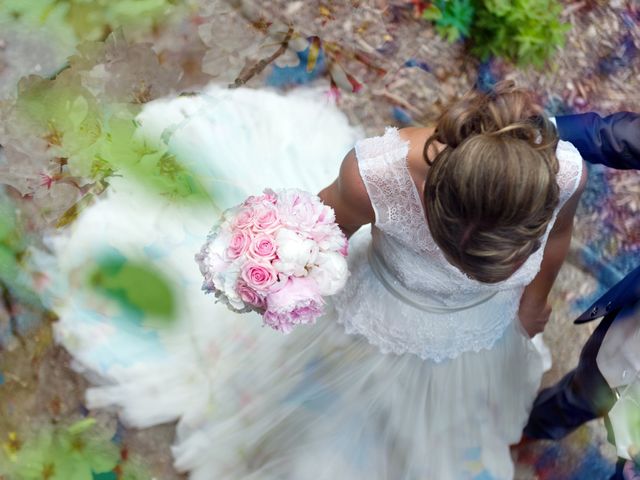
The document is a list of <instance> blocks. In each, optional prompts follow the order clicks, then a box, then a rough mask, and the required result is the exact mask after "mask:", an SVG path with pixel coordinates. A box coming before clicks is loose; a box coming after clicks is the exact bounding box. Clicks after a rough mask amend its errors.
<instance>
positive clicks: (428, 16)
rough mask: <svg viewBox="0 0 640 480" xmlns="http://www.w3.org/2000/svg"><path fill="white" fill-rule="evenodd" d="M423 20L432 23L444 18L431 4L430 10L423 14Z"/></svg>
mask: <svg viewBox="0 0 640 480" xmlns="http://www.w3.org/2000/svg"><path fill="white" fill-rule="evenodd" d="M422 18H424V19H425V20H430V21H435V20H440V19H441V18H442V12H441V11H440V9H439V8H438V7H436V6H435V5H433V4H431V5H430V6H429V8H427V9H425V10H424V11H423V12H422Z"/></svg>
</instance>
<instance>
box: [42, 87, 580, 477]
mask: <svg viewBox="0 0 640 480" xmlns="http://www.w3.org/2000/svg"><path fill="white" fill-rule="evenodd" d="M139 120H140V122H141V134H142V135H145V136H146V137H147V138H148V139H149V140H150V141H160V139H163V140H164V141H166V142H168V144H169V146H170V148H171V150H172V151H173V152H174V153H175V154H176V155H178V157H179V158H181V157H186V158H190V159H191V160H193V159H194V158H197V159H199V161H198V162H197V169H198V174H199V175H200V179H201V181H202V184H203V185H205V186H206V187H207V188H210V189H211V191H212V192H214V193H215V195H216V198H217V199H219V204H218V205H217V208H214V207H213V206H200V207H194V206H187V205H178V204H175V203H172V202H171V201H170V200H169V199H166V198H162V197H160V196H154V195H152V194H150V193H148V192H143V191H140V190H139V189H138V188H137V187H136V185H135V183H133V182H131V181H129V180H127V179H126V178H121V179H119V178H114V181H113V183H112V185H111V187H110V189H109V192H108V194H107V196H106V198H104V199H103V200H101V201H99V202H98V203H96V204H95V205H94V206H92V207H91V208H89V209H87V210H86V211H85V212H83V213H82V214H81V215H80V217H79V219H78V221H77V222H76V223H75V224H73V225H72V227H71V228H70V229H69V230H68V231H67V232H65V233H63V234H61V235H59V236H57V237H53V238H51V239H50V245H51V248H52V250H53V252H54V254H55V256H54V257H47V256H45V255H43V256H41V258H40V262H41V265H43V266H45V267H46V268H47V269H48V271H49V275H50V277H51V288H50V293H51V299H50V305H51V307H52V308H53V309H54V310H55V311H56V313H57V314H58V315H59V317H60V320H59V321H58V323H57V324H56V326H55V334H56V338H57V340H58V341H59V342H61V343H62V344H63V345H64V346H65V347H66V348H67V349H68V350H69V351H70V352H71V354H72V355H73V356H74V359H75V364H76V367H77V368H78V369H80V370H82V371H84V372H85V373H86V374H87V376H89V378H91V380H92V381H93V383H94V386H93V387H92V388H90V389H89V391H88V392H87V401H88V404H89V406H90V407H91V408H107V407H108V408H116V409H117V410H118V411H119V413H120V416H121V418H122V419H123V421H125V422H126V423H127V424H129V425H132V426H135V427H147V426H150V425H155V424H158V423H161V422H166V421H172V420H177V421H178V424H177V429H176V438H175V442H174V446H173V450H172V451H173V455H174V457H175V465H176V468H178V469H179V470H182V471H188V472H189V474H190V478H192V479H196V480H210V479H216V480H220V479H229V480H238V479H261V480H262V479H265V480H266V479H270V480H276V479H277V480H283V479H290V480H305V479H314V480H323V479H327V480H328V479H331V480H335V479H340V480H352V479H367V480H369V479H374V480H376V479H377V480H414V479H416V480H417V479H422V480H424V479H437V480H461V479H490V478H494V479H509V478H512V477H513V465H512V462H511V458H510V455H509V448H508V445H509V444H510V443H515V442H517V441H518V440H519V438H520V432H521V429H522V427H523V425H524V423H525V421H526V418H527V414H528V410H529V408H530V406H531V403H532V401H533V398H534V396H535V394H536V390H537V388H538V385H539V381H540V377H541V374H542V366H541V361H540V356H539V354H538V352H537V351H536V349H535V348H534V346H533V344H532V342H531V340H530V339H529V338H528V337H527V336H526V334H525V333H524V331H523V330H522V328H521V326H520V324H519V322H518V321H517V319H516V315H515V311H516V310H515V308H516V306H517V300H518V295H519V294H520V292H521V289H522V288H523V287H524V285H526V283H527V282H528V281H530V280H531V278H533V276H534V275H535V272H536V271H537V269H538V268H539V260H540V259H539V258H533V257H532V259H531V261H530V262H527V264H525V267H523V268H522V269H521V270H519V271H518V272H517V273H516V274H515V275H514V277H513V279H510V280H508V281H505V282H504V283H503V284H500V285H498V286H486V285H483V284H479V282H475V281H472V280H471V279H469V278H468V277H466V276H465V275H464V274H462V272H460V271H458V270H457V269H455V268H453V267H451V266H447V265H446V264H444V263H442V261H441V259H442V254H441V252H439V250H438V249H437V248H435V246H433V245H431V246H429V245H428V242H429V241H430V237H429V235H428V230H427V229H426V224H425V222H424V217H423V214H422V211H421V208H420V209H419V208H417V207H416V204H415V202H416V200H419V197H418V194H417V191H416V190H415V187H413V186H412V185H410V184H408V183H407V180H408V176H407V175H408V172H407V170H406V144H405V143H403V142H402V141H401V140H400V139H399V137H398V135H397V132H396V131H395V130H393V129H392V130H389V131H388V132H387V133H386V134H385V135H384V136H382V137H377V139H368V140H363V141H361V142H359V143H358V144H357V146H356V152H357V155H358V160H359V165H360V168H361V174H362V176H363V179H364V180H365V183H366V185H367V188H368V189H369V192H370V194H371V197H372V201H373V203H374V207H375V209H376V214H377V219H378V221H377V223H376V225H374V226H373V228H372V229H369V228H363V229H361V230H360V231H359V232H358V233H357V234H356V235H354V237H353V238H352V240H351V242H350V254H349V265H350V270H351V276H350V279H349V281H348V283H347V287H346V288H345V289H344V290H343V292H342V293H340V294H339V295H337V296H335V297H334V299H333V300H332V301H330V302H329V305H328V311H327V314H326V315H325V316H324V317H323V318H322V319H320V320H319V321H318V322H317V324H316V325H314V326H309V327H304V328H299V329H298V330H296V331H295V332H293V333H292V334H290V335H287V336H283V335H281V334H278V333H276V332H274V331H271V330H270V329H268V328H262V327H261V326H260V324H261V320H260V319H259V317H258V316H257V315H255V314H244V315H237V314H234V313H232V312H230V311H228V310H227V309H226V308H225V307H224V306H222V305H220V304H216V303H214V299H213V298H212V297H208V296H205V295H204V294H202V292H201V291H200V284H201V276H200V273H199V271H198V267H197V265H196V264H195V262H194V260H193V255H194V253H195V252H196V251H197V250H198V249H199V247H200V245H201V244H202V242H203V241H204V239H205V236H206V233H207V231H208V229H209V228H210V226H211V224H212V223H213V221H214V219H215V217H216V215H217V212H218V211H219V208H225V207H228V206H230V205H233V204H235V203H238V202H239V201H241V200H242V199H243V198H244V197H245V196H246V195H248V194H251V193H256V192H260V191H261V190H262V189H263V188H264V187H273V188H281V187H298V188H303V189H306V190H309V191H312V192H317V191H319V190H320V189H321V188H322V187H324V186H326V185H327V184H329V183H330V182H331V181H332V180H333V179H334V177H335V176H336V175H337V172H338V169H339V164H340V161H341V160H342V158H343V156H344V155H345V154H346V153H347V152H348V151H349V149H350V148H351V147H352V146H353V145H354V144H355V143H356V140H357V139H358V138H361V137H362V135H361V133H360V131H359V130H358V129H354V128H352V127H349V125H348V123H347V120H346V118H345V117H344V116H343V115H342V114H341V113H340V112H339V111H338V110H337V109H336V108H335V107H334V106H332V105H330V104H328V103H327V102H325V101H323V100H322V98H321V96H320V95H318V94H317V93H313V92H296V93H293V94H289V95H287V96H281V95H278V94H276V93H273V92H269V91H254V90H246V89H238V90H233V91H228V90H224V89H219V88H216V87H210V88H209V89H207V91H206V92H204V93H203V94H200V95H197V96H192V97H180V98H176V99H170V100H161V101H157V102H154V103H152V104H150V105H148V106H147V107H146V108H145V111H144V112H143V114H142V115H141V116H140V119H139ZM563 148H567V151H570V150H571V148H570V146H569V147H568V146H566V145H562V144H561V146H560V148H559V155H558V156H559V157H561V158H560V160H561V161H560V163H561V175H559V182H560V184H561V187H562V191H563V195H564V196H567V195H569V194H570V192H571V189H573V188H575V185H577V180H576V178H577V179H579V177H580V175H579V173H580V164H579V156H578V157H577V160H576V157H575V155H574V154H575V152H573V153H572V154H571V155H567V156H566V157H565V158H562V155H563V154H562V153H561V151H562V149H563ZM573 167H575V171H574V172H573V173H571V174H570V175H568V176H567V178H569V181H567V182H563V181H562V175H563V174H564V173H563V172H568V171H569V170H570V169H571V168H573ZM387 181H388V182H391V184H392V185H395V186H394V188H398V190H397V191H396V192H395V193H394V192H393V191H392V190H389V189H388V188H387V186H386V182H387ZM376 188H378V189H379V192H377V193H376V192H375V191H374V189H376ZM407 225H411V226H412V228H413V227H415V230H412V232H411V234H412V235H413V236H414V238H416V237H417V236H418V235H417V234H418V233H419V240H420V241H419V242H417V243H416V244H415V245H414V244H412V243H408V242H407V240H408V238H407V237H406V236H405V233H403V229H404V228H405V226H407ZM423 247H425V248H423ZM372 249H373V250H374V251H375V252H376V253H377V254H378V255H379V256H380V259H381V260H382V261H383V262H384V263H383V264H382V266H381V267H380V266H379V267H380V268H384V269H386V270H381V271H382V272H383V273H382V274H380V272H378V273H376V272H374V271H373V270H372V268H378V267H372V263H371V262H370V258H369V256H370V252H371V250H372ZM105 251H107V252H114V251H115V252H118V254H119V255H122V256H123V257H126V258H127V259H134V260H136V259H137V260H140V261H142V260H143V261H145V262H147V263H150V264H151V265H153V266H154V268H156V269H157V270H158V271H160V272H163V273H164V274H165V275H166V277H167V278H170V279H171V284H172V289H173V293H174V297H175V298H176V299H177V300H176V301H177V304H178V305H177V315H176V317H177V318H176V319H175V320H174V322H173V323H172V324H171V325H169V326H166V327H164V328H157V327H154V328H152V327H150V326H149V323H148V322H146V321H144V319H143V321H141V320H140V319H131V318H130V317H129V316H128V314H127V313H126V312H123V311H122V310H121V309H120V308H119V307H118V306H117V305H116V304H115V303H114V302H113V301H111V300H109V299H106V298H105V297H103V296H100V295H99V294H98V293H96V292H95V290H93V289H91V288H90V287H89V286H88V284H87V282H86V281H85V279H86V275H87V271H89V270H90V267H91V265H94V264H95V262H96V258H98V257H99V256H100V255H102V254H103V252H105ZM381 275H386V277H384V278H387V280H389V282H391V284H394V285H395V287H390V286H389V285H386V286H385V284H384V283H383V282H382V281H381V278H382V277H381ZM394 282H395V283H394ZM394 288H396V289H397V291H396V290H394ZM394 292H395V293H394ZM403 295H404V296H406V295H415V296H416V298H415V300H416V302H417V306H416V305H412V304H411V303H410V302H407V301H406V299H403ZM421 302H422V303H421ZM423 304H424V305H423ZM420 305H422V307H424V306H425V305H426V306H427V309H426V310H425V309H424V308H422V307H421V306H420ZM431 307H436V308H435V310H434V309H433V308H431ZM460 307H465V308H464V309H463V310H459V308H460ZM429 308H431V311H429ZM457 308H458V310H457V311H456V309H457ZM443 310H444V313H443ZM460 311H462V312H463V313H462V314H459V313H457V312H460ZM345 330H346V332H345ZM385 353H388V354H385Z"/></svg>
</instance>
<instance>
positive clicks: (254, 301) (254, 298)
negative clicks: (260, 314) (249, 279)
mask: <svg viewBox="0 0 640 480" xmlns="http://www.w3.org/2000/svg"><path fill="white" fill-rule="evenodd" d="M236 291H237V292H238V295H240V298H241V299H242V301H243V302H245V303H248V304H249V305H252V306H254V307H258V308H265V307H266V302H265V299H264V298H263V297H261V296H260V295H259V294H258V293H257V292H256V291H255V290H254V289H252V288H251V287H249V285H247V284H246V283H245V282H242V281H240V282H238V285H237V286H236Z"/></svg>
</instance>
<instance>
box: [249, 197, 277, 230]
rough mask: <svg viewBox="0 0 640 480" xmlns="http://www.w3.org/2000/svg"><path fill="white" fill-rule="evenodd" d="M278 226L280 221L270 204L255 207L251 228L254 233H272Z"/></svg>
mask: <svg viewBox="0 0 640 480" xmlns="http://www.w3.org/2000/svg"><path fill="white" fill-rule="evenodd" d="M279 226H280V219H279V217H278V212H277V211H276V209H275V207H274V206H273V205H272V204H270V203H266V202H265V203H261V204H259V205H256V206H255V209H254V217H253V228H254V230H256V231H273V230H275V229H277V228H278V227H279Z"/></svg>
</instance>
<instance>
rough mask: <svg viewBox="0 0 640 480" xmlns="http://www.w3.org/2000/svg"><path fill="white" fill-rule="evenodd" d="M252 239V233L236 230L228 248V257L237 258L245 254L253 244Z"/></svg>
mask: <svg viewBox="0 0 640 480" xmlns="http://www.w3.org/2000/svg"><path fill="white" fill-rule="evenodd" d="M251 240H252V238H251V235H250V234H249V233H248V232H247V231H245V230H235V231H234V232H233V235H231V240H230V241H229V246H228V247H227V250H226V255H227V258H228V259H230V260H235V259H236V258H239V257H240V256H241V255H243V254H245V253H246V252H247V250H248V249H249V246H250V245H251Z"/></svg>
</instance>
